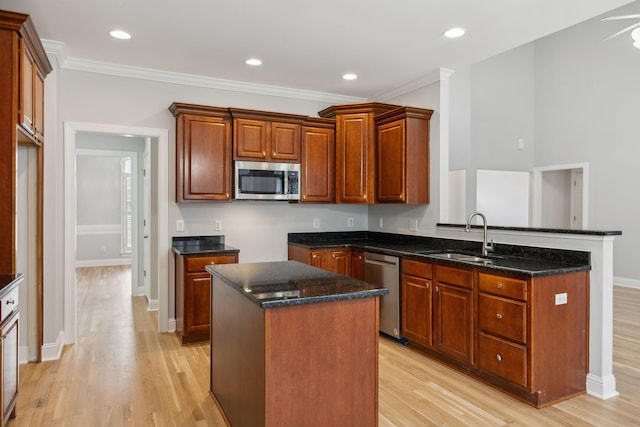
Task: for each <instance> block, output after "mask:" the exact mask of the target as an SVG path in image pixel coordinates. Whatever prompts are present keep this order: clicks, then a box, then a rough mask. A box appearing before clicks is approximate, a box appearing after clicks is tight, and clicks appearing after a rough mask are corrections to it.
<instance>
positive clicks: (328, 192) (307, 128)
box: [300, 118, 335, 203]
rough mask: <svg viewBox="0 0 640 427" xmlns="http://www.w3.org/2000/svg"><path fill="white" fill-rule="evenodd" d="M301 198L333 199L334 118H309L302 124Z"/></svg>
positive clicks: (331, 200) (324, 200)
mask: <svg viewBox="0 0 640 427" xmlns="http://www.w3.org/2000/svg"><path fill="white" fill-rule="evenodd" d="M301 153H302V156H301V160H300V164H301V166H300V167H301V175H302V176H301V182H302V191H301V192H300V201H301V202H320V203H333V202H334V199H335V197H334V194H335V193H334V189H335V185H334V182H335V181H334V175H335V172H334V164H335V121H334V120H333V119H312V118H310V119H308V120H307V121H305V123H304V125H303V126H302V148H301Z"/></svg>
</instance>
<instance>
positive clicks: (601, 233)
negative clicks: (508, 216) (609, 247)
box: [436, 223, 622, 236]
mask: <svg viewBox="0 0 640 427" xmlns="http://www.w3.org/2000/svg"><path fill="white" fill-rule="evenodd" d="M436 225H437V226H438V227H451V228H465V227H466V224H449V223H438V224H436ZM480 227H481V226H479V225H473V228H480ZM487 228H488V229H489V230H506V231H530V232H534V233H555V234H576V235H578V234H583V235H585V236H621V235H622V231H620V230H575V229H569V228H545V227H505V226H499V225H488V226H487Z"/></svg>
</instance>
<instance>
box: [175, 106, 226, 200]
mask: <svg viewBox="0 0 640 427" xmlns="http://www.w3.org/2000/svg"><path fill="white" fill-rule="evenodd" d="M179 121H180V122H179V127H180V129H179V130H178V137H177V138H176V141H177V147H176V150H177V152H178V165H177V168H178V171H177V179H178V183H177V184H178V185H177V188H176V200H177V202H184V201H197V200H200V201H216V200H220V201H229V200H231V166H232V164H231V125H230V121H229V120H228V119H224V118H217V117H206V116H197V115H188V114H186V115H184V116H182V117H181V118H180V119H179Z"/></svg>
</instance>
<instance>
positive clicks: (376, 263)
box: [364, 252, 404, 341]
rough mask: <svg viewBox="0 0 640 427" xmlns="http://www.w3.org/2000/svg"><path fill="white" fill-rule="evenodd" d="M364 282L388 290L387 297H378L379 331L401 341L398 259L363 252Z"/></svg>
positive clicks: (402, 338)
mask: <svg viewBox="0 0 640 427" xmlns="http://www.w3.org/2000/svg"><path fill="white" fill-rule="evenodd" d="M364 281H365V282H369V283H373V284H376V285H380V286H384V287H385V288H387V289H389V293H388V294H387V295H384V296H382V297H380V331H381V332H384V333H385V334H387V335H389V336H391V337H393V338H396V339H398V340H400V341H403V340H404V337H403V336H402V333H401V332H400V258H398V257H395V256H390V255H383V254H377V253H373V252H365V253H364Z"/></svg>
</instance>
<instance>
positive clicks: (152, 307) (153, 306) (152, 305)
mask: <svg viewBox="0 0 640 427" xmlns="http://www.w3.org/2000/svg"><path fill="white" fill-rule="evenodd" d="M159 307H160V301H158V300H157V299H152V300H149V301H148V303H147V311H158V308H159Z"/></svg>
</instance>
